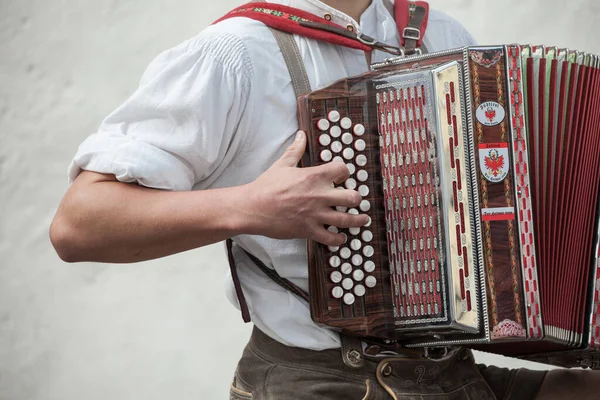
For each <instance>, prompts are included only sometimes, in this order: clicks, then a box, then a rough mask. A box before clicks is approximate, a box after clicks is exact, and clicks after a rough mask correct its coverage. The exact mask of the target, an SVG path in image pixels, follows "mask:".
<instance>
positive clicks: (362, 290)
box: [336, 285, 367, 298]
mask: <svg viewBox="0 0 600 400" xmlns="http://www.w3.org/2000/svg"><path fill="white" fill-rule="evenodd" d="M366 292H367V289H365V287H364V286H363V285H356V286H355V287H354V294H355V295H357V296H358V297H363V296H364V295H365V293H366ZM336 298H337V297H336Z"/></svg>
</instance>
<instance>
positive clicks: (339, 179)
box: [311, 161, 350, 184]
mask: <svg viewBox="0 0 600 400" xmlns="http://www.w3.org/2000/svg"><path fill="white" fill-rule="evenodd" d="M311 168H312V170H313V172H314V173H316V174H317V175H319V176H321V177H323V178H324V179H325V180H326V181H327V182H334V183H337V184H341V183H344V182H345V181H346V180H347V179H348V178H349V177H350V171H349V170H348V167H346V164H344V163H343V162H340V161H332V162H330V163H327V164H323V165H319V166H318V167H311Z"/></svg>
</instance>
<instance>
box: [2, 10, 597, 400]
mask: <svg viewBox="0 0 600 400" xmlns="http://www.w3.org/2000/svg"><path fill="white" fill-rule="evenodd" d="M238 3H240V1H237V0H221V1H206V0H195V1H192V0H178V1H168V0H145V1H141V0H96V1H91V0H88V1H84V0H71V1H66V0H63V1H58V0H44V1H42V0H18V1H17V0H0V399H1V400H42V399H43V400H75V399H86V400H96V399H97V400H100V399H112V400H126V399H146V400H154V399H156V400H158V399H175V398H177V399H181V400H188V399H189V400H191V399H225V398H227V391H228V386H229V381H230V378H231V374H232V372H233V370H234V367H235V364H236V362H237V359H238V358H239V356H240V353H241V350H242V348H243V346H244V344H245V341H246V339H247V337H248V335H249V332H250V330H249V329H250V327H249V326H245V325H244V324H242V322H241V319H240V316H239V314H238V312H237V311H236V310H234V309H233V308H232V307H231V306H230V305H229V304H228V303H227V302H226V300H225V296H224V294H223V291H222V287H223V282H224V274H225V271H226V268H227V264H226V261H225V257H224V252H223V248H222V246H220V245H219V246H212V247H209V248H205V249H201V250H196V251H191V252H188V253H186V254H181V255H178V256H174V257H170V258H168V259H164V260H160V261H154V262H148V263H144V264H139V265H125V266H123V265H119V266H113V265H99V264H81V265H67V264H64V263H62V262H61V261H60V260H59V259H58V257H57V256H56V255H55V253H54V252H53V250H52V248H51V246H50V243H49V240H48V227H49V224H50V221H51V219H52V217H53V214H54V212H55V209H56V207H57V205H58V203H59V201H60V199H61V196H62V195H63V193H64V191H65V190H66V188H67V185H66V177H65V170H66V167H67V164H68V162H69V160H70V158H71V157H72V155H73V154H74V152H75V150H76V148H77V146H78V144H79V143H80V142H81V141H82V140H83V139H84V138H85V137H86V136H87V135H88V134H90V133H92V132H93V131H94V130H95V129H96V128H97V126H98V124H99V122H100V120H101V119H102V118H103V117H104V116H105V115H106V114H107V113H108V112H110V111H111V110H112V109H113V108H115V107H116V106H117V105H118V104H119V103H120V102H121V101H123V100H124V99H125V98H126V97H127V96H128V95H129V94H130V93H131V92H132V91H133V90H134V89H135V87H136V85H137V82H138V80H139V78H140V76H141V74H142V72H143V70H144V69H145V67H146V66H147V64H148V62H149V61H150V60H151V59H152V58H153V57H154V56H155V55H157V54H158V53H159V52H160V51H162V50H165V49H167V48H169V47H171V46H173V45H175V44H177V43H179V42H180V41H182V40H184V39H186V38H188V37H190V36H192V35H194V34H196V33H197V32H198V31H199V30H201V29H202V28H203V27H204V26H206V25H207V24H209V23H210V22H211V21H213V20H215V19H216V18H217V17H219V16H220V15H222V14H223V13H225V12H226V11H227V10H228V9H230V8H232V7H234V6H236V5H237V4H238ZM431 4H432V5H433V6H434V7H437V8H439V9H442V10H445V11H446V12H448V13H449V14H451V15H452V16H454V17H456V18H457V19H459V20H460V21H462V22H463V23H464V24H465V25H466V26H467V27H468V29H469V30H470V31H471V32H472V33H473V34H474V35H475V37H477V38H478V40H479V41H480V43H482V44H484V43H491V44H498V43H509V42H521V43H533V44H535V43H545V44H556V45H559V46H570V47H574V48H578V49H582V50H587V51H591V52H596V53H600V43H599V41H598V34H599V32H600V28H598V26H597V24H598V22H599V21H600V20H599V15H600V2H598V1H596V0H572V1H569V2H565V1H561V0H503V1H498V0H477V1H475V0H431ZM478 359H479V360H480V361H482V362H488V363H496V364H501V365H512V366H518V365H527V366H530V367H534V368H540V366H537V365H533V364H524V363H519V362H516V361H514V360H508V359H504V358H501V357H495V356H489V355H484V354H481V353H479V354H478ZM541 368H543V367H541Z"/></svg>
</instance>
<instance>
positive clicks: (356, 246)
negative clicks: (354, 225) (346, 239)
mask: <svg viewBox="0 0 600 400" xmlns="http://www.w3.org/2000/svg"><path fill="white" fill-rule="evenodd" d="M361 247H362V242H361V241H360V240H358V239H352V240H351V241H350V248H351V249H352V250H354V251H358V250H360V248H361Z"/></svg>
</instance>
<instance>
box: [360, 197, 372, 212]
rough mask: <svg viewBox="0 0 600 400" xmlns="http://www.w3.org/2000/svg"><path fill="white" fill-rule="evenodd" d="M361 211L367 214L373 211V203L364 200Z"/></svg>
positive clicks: (361, 203)
mask: <svg viewBox="0 0 600 400" xmlns="http://www.w3.org/2000/svg"><path fill="white" fill-rule="evenodd" d="M359 208H360V211H363V212H367V211H369V210H370V209H371V203H369V201H368V200H363V201H361V202H360V206H359Z"/></svg>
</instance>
